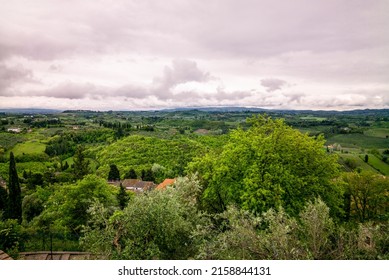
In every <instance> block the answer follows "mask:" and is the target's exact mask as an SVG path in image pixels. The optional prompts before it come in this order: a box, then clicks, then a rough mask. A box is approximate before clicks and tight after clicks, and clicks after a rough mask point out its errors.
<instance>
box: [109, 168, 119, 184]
mask: <svg viewBox="0 0 389 280" xmlns="http://www.w3.org/2000/svg"><path fill="white" fill-rule="evenodd" d="M109 168H110V169H109V173H108V181H119V180H120V172H119V169H118V168H117V166H116V164H111V165H110V166H109Z"/></svg>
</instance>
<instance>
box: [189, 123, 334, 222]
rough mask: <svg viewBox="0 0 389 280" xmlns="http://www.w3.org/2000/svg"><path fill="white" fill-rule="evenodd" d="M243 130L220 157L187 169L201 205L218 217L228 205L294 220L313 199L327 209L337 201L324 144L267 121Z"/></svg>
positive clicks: (234, 135) (216, 154)
mask: <svg viewBox="0 0 389 280" xmlns="http://www.w3.org/2000/svg"><path fill="white" fill-rule="evenodd" d="M248 122H249V124H250V125H251V126H250V128H249V129H248V130H243V129H240V128H239V129H236V130H234V131H232V132H231V133H230V135H229V140H228V142H227V144H226V145H224V147H223V149H222V151H221V152H220V151H218V152H210V153H208V154H207V155H206V156H204V157H200V158H197V159H196V160H195V161H194V162H193V163H191V164H190V166H189V169H190V170H191V171H192V172H198V173H199V175H200V178H201V179H202V183H203V185H204V189H203V193H202V205H203V207H206V208H207V209H212V210H214V211H216V212H222V211H224V210H225V209H226V207H227V205H228V204H237V205H239V206H240V207H242V208H243V209H247V210H250V211H254V212H257V213H261V212H263V211H266V210H268V209H270V208H275V209H277V208H279V207H280V206H282V207H283V208H284V209H285V211H287V212H288V213H290V214H293V215H297V214H298V213H299V212H300V211H301V210H302V209H303V207H304V205H305V203H306V201H307V200H310V201H312V200H313V199H315V198H317V197H318V196H320V197H322V199H323V200H324V201H325V203H326V204H327V205H328V206H329V207H331V208H332V209H338V208H339V204H340V200H339V198H340V197H341V195H340V191H339V188H337V186H336V185H335V184H334V182H333V181H332V179H333V178H334V177H335V176H336V175H337V174H338V163H337V157H336V156H335V155H329V154H327V153H326V151H325V149H324V148H323V147H324V143H325V140H324V138H323V137H321V136H319V137H316V138H313V137H309V136H308V135H307V134H303V133H301V132H299V131H298V130H295V129H293V128H291V127H289V126H288V125H286V124H285V123H284V121H283V120H280V119H278V120H273V119H271V118H270V117H267V116H256V117H253V118H251V119H248Z"/></svg>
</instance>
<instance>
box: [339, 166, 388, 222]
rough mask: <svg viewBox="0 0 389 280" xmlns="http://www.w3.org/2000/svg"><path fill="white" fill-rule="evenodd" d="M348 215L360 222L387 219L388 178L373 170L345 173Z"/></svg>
mask: <svg viewBox="0 0 389 280" xmlns="http://www.w3.org/2000/svg"><path fill="white" fill-rule="evenodd" d="M342 178H343V181H344V182H345V193H346V195H347V196H348V197H349V201H348V203H349V204H348V205H346V207H347V209H348V213H346V214H348V216H349V217H350V218H355V219H357V220H359V221H360V222H364V221H366V220H381V219H388V218H389V217H388V214H387V213H388V210H389V195H388V194H389V179H387V178H385V177H383V176H381V175H378V174H375V173H373V172H368V171H363V172H361V173H356V172H353V173H345V174H344V175H343V177H342Z"/></svg>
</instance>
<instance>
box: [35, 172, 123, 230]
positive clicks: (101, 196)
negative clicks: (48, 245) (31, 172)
mask: <svg viewBox="0 0 389 280" xmlns="http://www.w3.org/2000/svg"><path fill="white" fill-rule="evenodd" d="M112 188H113V187H112V186H109V185H108V183H107V182H106V180H104V179H102V178H99V177H97V176H95V175H87V176H85V177H84V178H83V179H82V180H80V181H78V182H77V183H75V184H71V185H62V187H61V188H57V189H56V190H55V192H54V193H53V194H52V195H51V196H50V197H49V199H48V200H47V202H45V204H44V211H43V212H42V213H41V214H40V215H39V216H38V217H35V218H34V221H35V222H36V223H37V225H38V226H40V227H48V226H50V227H51V228H56V229H58V230H64V231H72V232H75V233H80V231H81V229H82V227H83V226H84V225H86V222H87V220H88V212H87V210H88V209H89V207H90V206H91V205H92V204H93V203H94V202H95V201H98V202H100V203H102V205H104V206H107V207H112V206H114V205H116V201H115V192H114V190H113V189H112Z"/></svg>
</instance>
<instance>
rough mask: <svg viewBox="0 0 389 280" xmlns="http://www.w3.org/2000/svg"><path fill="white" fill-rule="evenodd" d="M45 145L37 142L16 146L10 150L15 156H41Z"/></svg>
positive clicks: (32, 141)
mask: <svg viewBox="0 0 389 280" xmlns="http://www.w3.org/2000/svg"><path fill="white" fill-rule="evenodd" d="M45 148H46V145H45V144H42V143H41V142H39V141H37V140H31V141H27V142H24V143H19V144H16V145H15V147H13V149H12V150H11V151H12V152H13V153H14V155H15V156H18V155H23V154H41V153H44V152H45Z"/></svg>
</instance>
